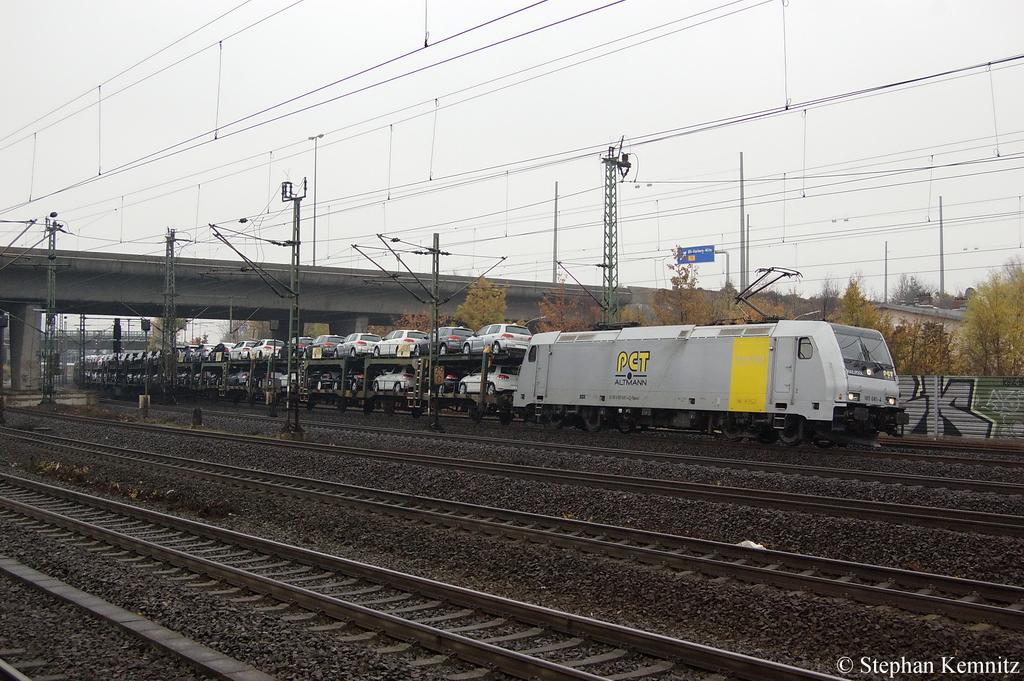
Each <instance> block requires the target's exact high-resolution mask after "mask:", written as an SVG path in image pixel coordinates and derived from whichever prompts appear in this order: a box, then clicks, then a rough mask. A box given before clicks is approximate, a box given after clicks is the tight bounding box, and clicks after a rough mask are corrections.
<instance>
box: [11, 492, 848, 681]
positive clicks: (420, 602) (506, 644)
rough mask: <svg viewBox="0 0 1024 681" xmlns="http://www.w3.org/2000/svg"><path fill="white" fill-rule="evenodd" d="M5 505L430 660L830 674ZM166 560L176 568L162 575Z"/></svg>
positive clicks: (464, 592)
mask: <svg viewBox="0 0 1024 681" xmlns="http://www.w3.org/2000/svg"><path fill="white" fill-rule="evenodd" d="M0 506H2V507H3V508H4V509H5V513H7V514H8V515H9V517H14V516H15V515H17V516H22V517H24V518H28V519H31V520H30V521H28V522H32V523H36V522H38V523H41V524H45V525H48V526H54V527H60V528H64V529H66V530H68V531H69V532H73V533H76V534H77V535H81V536H84V537H88V538H89V539H90V540H91V541H93V542H95V543H96V544H99V543H100V542H102V543H103V544H104V545H107V546H111V547H117V549H118V550H124V551H131V552H134V553H136V554H138V555H139V556H145V557H148V558H150V559H152V560H154V561H158V562H157V563H155V564H154V563H150V564H149V565H148V567H150V568H154V569H158V571H159V572H160V573H162V574H164V575H166V576H168V577H170V578H173V579H176V580H178V581H182V582H188V583H190V584H191V585H192V586H193V587H195V588H196V589H197V590H204V591H207V592H209V593H210V594H211V595H215V596H218V597H228V598H233V599H236V602H240V601H244V600H253V601H256V600H259V599H262V598H264V597H270V598H273V599H275V600H277V601H279V602H280V603H282V604H291V605H290V606H283V607H282V608H280V609H279V611H280V612H281V613H282V616H283V617H284V618H287V619H288V620H289V621H292V622H306V623H308V624H307V625H312V626H317V627H322V628H323V629H325V630H326V629H337V630H339V631H340V632H341V633H342V635H343V636H344V638H343V639H342V640H346V641H358V640H369V639H373V638H375V637H376V633H375V632H383V633H385V634H386V635H388V636H390V637H393V638H396V639H399V640H401V641H407V642H415V643H417V644H418V645H420V646H421V647H423V648H425V649H428V650H431V651H435V652H436V653H437V654H438V655H437V657H440V658H443V657H444V656H446V655H449V654H455V655H456V656H458V657H459V658H460V659H462V660H466V661H468V662H471V663H473V664H477V665H481V666H483V667H485V668H490V669H496V670H499V671H501V672H503V673H506V674H510V675H512V676H516V677H519V678H530V679H533V678H536V679H595V680H596V679H639V678H646V677H650V676H653V675H658V674H662V673H665V672H667V671H669V670H673V669H676V670H680V668H682V670H681V671H683V672H684V673H687V674H691V675H692V674H694V673H697V670H701V671H700V673H701V674H702V675H703V676H705V677H713V675H715V674H721V673H727V674H730V675H732V676H733V677H736V678H743V679H752V680H769V681H770V680H776V679H777V680H780V681H782V680H787V681H788V680H797V679H821V680H825V679H831V680H833V681H835V679H836V678H837V677H833V676H829V675H826V674H821V673H818V672H814V671H809V670H805V669H800V668H797V667H792V666H789V665H784V664H780V663H776V662H772V661H768V660H760V659H757V658H753V657H749V656H745V655H740V654H736V653H731V652H728V651H723V650H718V649H715V648H709V647H707V646H701V645H697V644H692V643H688V642H685V641H680V640H677V639H673V638H669V637H666V636H661V635H657V634H652V633H648V632H643V631H639V630H636V629H630V628H628V627H622V626H619V625H615V624H610V623H607V622H601V621H598V620H594V619H590V618H586V617H580V616H576V615H572V614H568V613H564V612H558V611H554V610H550V609H547V608H542V607H538V606H533V605H529V604H525V603H519V602H516V601H512V600H509V599H504V598H500V597H496V596H491V595H488V594H484V593H480V592H476V591H471V590H468V589H463V588H460V587H455V586H451V585H448V584H444V583H441V582H437V581H433V580H427V579H423V578H419V577H415V576H412V575H408V574H403V573H398V572H394V571H390V570H385V569H381V568H376V567H373V566H370V565H366V564H363V563H357V562H354V561H349V560H345V559H341V558H337V557H334V556H329V555H326V554H322V553H318V552H315V551H309V550H305V549H301V548H298V547H294V546H289V545H286V544H282V543H278V542H272V541H268V540H264V539H261V538H259V537H255V536H251V535H244V534H240V533H236V532H232V531H229V530H225V529H222V528H217V527H213V526H210V525H204V524H201V523H195V522H192V521H187V520H184V519H181V518H178V517H175V516H168V515H165V514H161V513H156V512H153V511H148V510H144V509H140V508H137V507H132V506H128V505H125V504H120V503H117V502H113V501H109V500H105V499H100V498H97V497H91V496H89V495H85V494H81V493H78V492H73V491H70V490H66V489H62V488H56V487H51V486H49V485H44V484H41V483H37V482H33V481H30V480H25V479H21V478H16V477H13V476H9V475H3V476H2V482H0ZM92 550H94V551H97V552H99V551H102V550H104V549H103V547H102V546H94V547H93V548H92ZM165 564H166V565H171V566H173V568H171V569H163V567H162V566H163V565H165ZM356 628H358V629H360V630H364V631H359V632H357V631H355V629H356ZM433 661H434V660H433V658H423V659H422V661H421V662H422V664H430V663H432V662H433ZM414 664H415V663H414Z"/></svg>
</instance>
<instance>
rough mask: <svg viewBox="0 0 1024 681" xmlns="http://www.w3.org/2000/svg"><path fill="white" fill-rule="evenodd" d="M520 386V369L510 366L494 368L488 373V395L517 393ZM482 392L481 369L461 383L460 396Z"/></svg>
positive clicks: (464, 378) (465, 377) (463, 379)
mask: <svg viewBox="0 0 1024 681" xmlns="http://www.w3.org/2000/svg"><path fill="white" fill-rule="evenodd" d="M518 384H519V367H518V366H509V365H504V364H503V365H498V366H493V367H491V368H490V369H488V371H487V394H488V395H496V394H498V393H507V392H515V389H516V386H517V385H518ZM479 392H480V369H476V370H475V371H473V373H471V374H469V375H468V376H464V377H463V378H462V380H461V381H459V394H460V395H470V394H474V393H479Z"/></svg>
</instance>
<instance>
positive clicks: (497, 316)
mask: <svg viewBox="0 0 1024 681" xmlns="http://www.w3.org/2000/svg"><path fill="white" fill-rule="evenodd" d="M507 308H508V305H507V303H506V302H505V288H504V287H503V286H495V285H494V284H492V283H491V282H489V281H487V280H486V279H484V278H483V277H480V278H479V279H477V280H476V281H475V282H473V285H472V286H470V287H469V293H467V294H466V300H465V302H464V303H462V305H459V306H458V307H457V308H456V309H455V319H457V320H458V321H460V322H461V323H463V324H465V325H466V326H468V327H469V328H471V329H474V330H476V329H480V328H483V327H484V326H487V325H488V324H500V323H501V322H503V321H505V310H506V309H507Z"/></svg>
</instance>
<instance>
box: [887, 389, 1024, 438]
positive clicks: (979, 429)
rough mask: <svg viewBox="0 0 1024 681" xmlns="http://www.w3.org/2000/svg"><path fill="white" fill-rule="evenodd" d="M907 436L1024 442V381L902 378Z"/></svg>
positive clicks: (901, 395) (901, 394)
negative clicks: (1022, 440)
mask: <svg viewBox="0 0 1024 681" xmlns="http://www.w3.org/2000/svg"><path fill="white" fill-rule="evenodd" d="M900 402H901V403H902V404H903V406H904V407H905V408H906V410H907V415H908V416H909V417H910V423H909V424H908V425H907V427H906V432H907V433H908V434H915V435H938V436H939V437H943V436H946V437H979V438H1024V378H1019V377H1015V376H1008V377H991V376H901V377H900Z"/></svg>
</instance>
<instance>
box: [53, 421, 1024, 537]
mask: <svg viewBox="0 0 1024 681" xmlns="http://www.w3.org/2000/svg"><path fill="white" fill-rule="evenodd" d="M61 418H66V417H64V416H61ZM70 418H72V419H74V418H76V417H70ZM108 425H111V426H114V427H119V428H130V429H137V430H145V431H150V432H158V433H163V434H176V435H179V436H184V437H201V438H203V439H207V440H210V439H217V440H224V441H228V442H233V443H247V444H252V445H260V446H274V447H280V448H287V449H293V450H300V451H308V452H316V453H320V454H328V455H348V456H358V457H362V458H368V459H374V460H377V461H385V462H390V463H398V464H402V465H409V464H416V465H422V466H428V467H433V468H442V469H448V470H458V471H463V472H467V473H473V474H484V475H502V476H505V477H509V478H517V479H525V480H532V481H540V482H549V483H556V484H566V485H572V486H584V487H591V488H595V489H606V490H613V491H619V492H623V491H626V492H635V493H639V494H655V495H661V496H670V497H675V498H684V499H691V500H699V501H708V502H713V503H729V504H737V505H740V506H752V507H756V508H770V509H774V510H780V511H786V512H803V513H813V514H821V515H830V516H834V517H844V518H855V519H859V520H870V521H875V522H888V523H903V524H908V525H917V526H920V527H930V528H934V529H943V530H949V531H952V532H978V533H981V534H992V535H1000V536H1012V537H1024V517H1022V516H1017V515H1009V514H1000V513H987V512H983V511H964V510H958V509H949V508H940V507H930V506H916V505H908V504H894V503H889V502H881V501H864V500H858V499H845V498H840V497H827V496H815V495H808V494H799V493H794V492H777V491H770V490H759V489H756V488H751V487H729V486H724V485H722V486H720V485H709V484H703V483H694V482H682V481H676V480H657V479H651V478H640V477H631V476H618V475H612V474H607V473H593V472H587V471H576V470H565V469H558V468H544V467H535V466H523V465H518V464H505V463H498V462H493V461H480V460H473V459H451V458H447V457H440V456H433V455H430V454H415V453H410V452H395V451H384V450H375V449H369V448H359V447H345V446H341V445H317V444H313V443H309V442H294V441H287V440H270V439H268V438H264V437H253V436H247V435H240V434H227V433H216V432H212V431H205V430H204V431H193V430H184V429H181V428H172V427H168V426H157V425H151V424H139V423H124V422H114V423H111V424H108Z"/></svg>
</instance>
